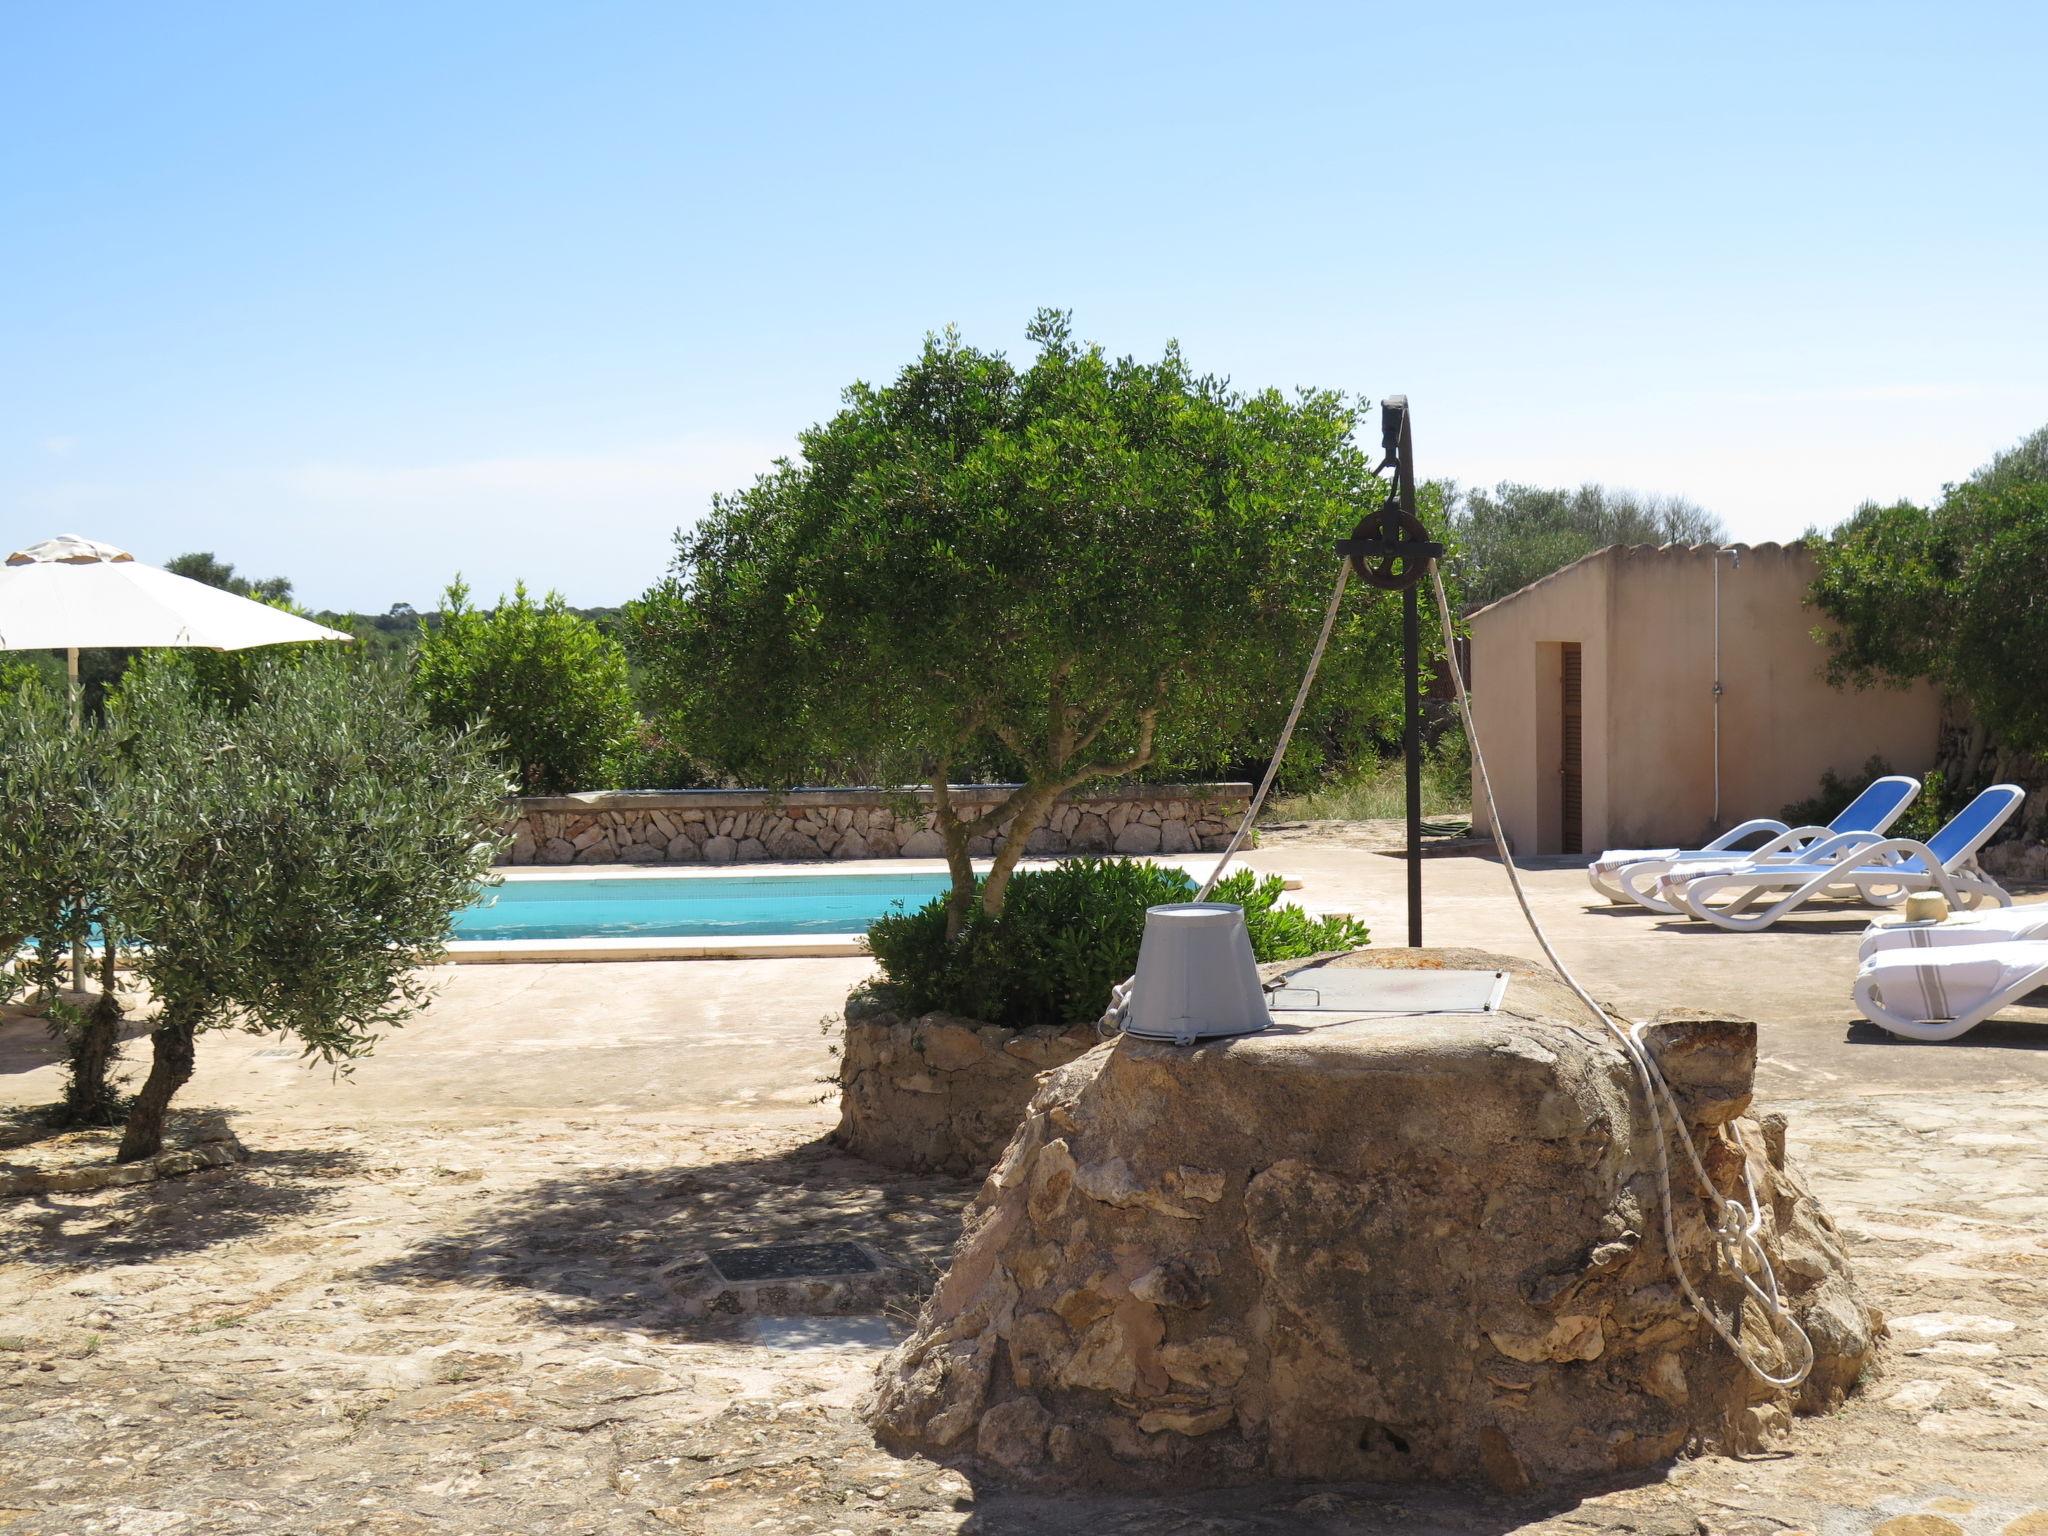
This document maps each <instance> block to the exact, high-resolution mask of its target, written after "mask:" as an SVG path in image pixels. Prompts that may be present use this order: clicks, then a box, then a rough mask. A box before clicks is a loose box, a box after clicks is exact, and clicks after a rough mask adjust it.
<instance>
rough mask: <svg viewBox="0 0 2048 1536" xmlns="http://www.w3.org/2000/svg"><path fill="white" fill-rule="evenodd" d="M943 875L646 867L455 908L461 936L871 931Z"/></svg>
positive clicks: (503, 889)
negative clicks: (638, 872)
mask: <svg viewBox="0 0 2048 1536" xmlns="http://www.w3.org/2000/svg"><path fill="white" fill-rule="evenodd" d="M949 883H950V882H949V881H948V880H947V878H946V877H945V876H944V875H916V874H901V875H894V874H885V875H808V874H806V875H672V876H666V877H664V876H661V875H642V876H634V877H629V878H626V879H616V878H614V879H605V878H602V877H599V878H594V879H588V880H582V879H566V880H558V879H544V880H507V881H506V882H505V883H504V884H503V885H500V886H498V887H496V888H495V889H493V890H489V891H486V892H484V894H483V896H482V898H481V899H480V900H478V901H477V902H476V904H475V905H473V906H468V907H464V908H463V909H462V910H461V911H460V912H458V913H456V914H455V934H454V937H455V938H456V939H458V940H470V941H474V940H487V941H488V940H492V939H499V940H507V939H516V940H534V939H604V938H649V939H686V938H743V937H750V936H755V935H760V934H771V933H776V934H855V933H865V932H866V931H867V926H868V924H869V923H871V922H873V921H874V920H875V919H876V918H878V917H880V916H882V915H883V914H884V913H886V912H888V911H889V910H890V909H891V908H893V907H895V906H896V905H897V904H898V903H899V902H900V903H901V904H902V905H903V906H904V908H905V909H907V910H914V909H915V908H917V907H921V906H923V905H924V904H925V903H926V902H927V901H930V900H931V899H932V897H934V896H938V895H942V894H943V893H944V892H945V891H946V889H947V887H948V885H949Z"/></svg>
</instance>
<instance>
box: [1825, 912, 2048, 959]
mask: <svg viewBox="0 0 2048 1536" xmlns="http://www.w3.org/2000/svg"><path fill="white" fill-rule="evenodd" d="M2016 939H2043V940H2048V901H2032V902H2027V903H2026V904H2024V905H2019V906H2010V907H1980V908H1978V910H1976V911H1975V912H1958V913H1956V914H1954V915H1953V916H1951V917H1948V918H1946V919H1944V920H1943V921H1941V922H1938V923H1901V922H1888V921H1879V922H1875V923H1872V924H1871V925H1870V927H1869V928H1868V929H1867V930H1866V931H1865V932H1864V935H1863V943H1862V945H1861V946H1860V947H1859V948H1858V950H1857V954H1856V961H1857V963H1858V964H1859V965H1860V964H1862V963H1863V962H1864V961H1866V960H1870V959H1873V958H1875V957H1876V956H1878V955H1882V954H1888V953H1890V952H1891V951H1893V950H1897V949H1950V948H1962V947H1964V946H1968V945H1976V944H2010V943H2012V942H2013V941H2014V940H2016Z"/></svg>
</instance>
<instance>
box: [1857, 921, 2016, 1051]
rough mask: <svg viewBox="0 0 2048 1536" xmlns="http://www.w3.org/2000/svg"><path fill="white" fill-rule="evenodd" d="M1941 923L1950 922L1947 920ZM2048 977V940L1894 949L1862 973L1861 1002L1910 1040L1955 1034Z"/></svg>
mask: <svg viewBox="0 0 2048 1536" xmlns="http://www.w3.org/2000/svg"><path fill="white" fill-rule="evenodd" d="M1942 926H1944V927H1946V926H1947V925H1946V924H1943V925H1942ZM2043 984H2048V942H2044V941H2042V940H2039V939H2010V940H2007V941H2005V942H2004V943H1995V944H1982V943H1979V944H1949V945H1944V946H1942V947H1941V948H1939V949H1918V948H1904V949H1889V950H1885V951H1882V952H1881V953H1879V954H1876V955H1873V956H1872V957H1871V958H1870V959H1869V960H1867V961H1865V962H1864V963H1863V966H1862V968H1861V969H1860V970H1858V971H1857V973H1856V986H1855V990H1854V992H1853V993H1852V996H1853V997H1854V998H1855V1001H1856V1008H1857V1011H1858V1012H1859V1013H1861V1014H1862V1015H1863V1016H1864V1017H1865V1018H1866V1019H1868V1020H1870V1022H1871V1023H1873V1024H1875V1025H1877V1026H1878V1027H1879V1028H1881V1029H1887V1030H1890V1031H1891V1032H1892V1033H1893V1034H1895V1035H1903V1036H1905V1037H1906V1038H1907V1039H1909V1040H1953V1039H1955V1037H1956V1036H1958V1035H1960V1034H1964V1033H1966V1032H1967V1031H1969V1030H1971V1029H1973V1028H1975V1027H1976V1026H1977V1025H1979V1024H1981V1023H1983V1022H1984V1021H1985V1020H1986V1019H1988V1018H1990V1017H1991V1016H1992V1015H1993V1014H1995V1013H1997V1012H1998V1011H1999V1010H2000V1009H2001V1008H2004V1007H2006V1006H2008V1005H2009V1004H2012V1003H2016V1002H2018V1001H2019V1000H2020V999H2021V998H2022V997H2025V996H2026V995H2027V994H2028V993H2029V992H2032V991H2033V990H2034V989H2035V988H2036V987H2039V986H2042V985H2043Z"/></svg>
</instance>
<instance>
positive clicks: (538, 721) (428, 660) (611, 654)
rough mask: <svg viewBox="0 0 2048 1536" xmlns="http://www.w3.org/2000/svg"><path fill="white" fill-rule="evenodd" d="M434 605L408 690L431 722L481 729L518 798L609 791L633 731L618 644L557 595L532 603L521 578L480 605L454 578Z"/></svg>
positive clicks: (635, 723)
mask: <svg viewBox="0 0 2048 1536" xmlns="http://www.w3.org/2000/svg"><path fill="white" fill-rule="evenodd" d="M441 609H442V611H441V622H440V625H439V626H438V627H429V626H428V625H427V624H425V623H424V622H422V623H421V625H420V637H419V645H418V648H417V649H416V650H415V651H414V652H413V689H414V692H415V693H417V694H418V696H419V697H420V699H421V700H422V701H423V702H424V703H425V704H426V706H427V712H428V714H429V715H430V716H431V717H432V719H433V722H434V724H435V725H437V726H439V727H441V728H442V729H443V730H449V731H461V730H467V729H470V728H471V727H475V726H482V727H485V728H487V729H488V730H489V731H490V732H491V733H492V734H493V735H494V736H496V737H497V739H498V741H499V743H500V749H501V750H500V755H501V757H502V758H503V760H504V762H505V765H506V767H508V768H509V769H511V770H512V772H513V774H514V775H515V777H516V779H517V781H518V785H519V789H520V790H521V792H523V793H525V794H529V795H559V794H568V793H571V792H573V791H576V790H584V789H607V788H611V787H612V786H613V785H614V784H615V783H616V782H617V772H618V769H619V767H620V765H621V764H622V763H623V762H624V761H626V760H627V759H629V757H630V755H631V754H632V753H633V752H634V751H635V750H636V746H637V735H638V730H639V716H638V714H637V713H636V712H635V710H634V708H633V685H632V682H631V680H630V679H629V677H628V676H627V670H626V653H625V651H624V650H623V649H621V648H620V646H619V643H618V642H617V641H616V640H613V639H612V638H611V637H610V636H608V635H606V634H605V633H604V631H603V630H601V629H599V628H598V626H597V625H595V624H594V623H592V622H591V621H590V620H589V619H586V618H583V617H582V616H580V615H578V614H575V613H571V612H570V611H569V609H568V608H567V606H566V605H565V604H564V603H563V601H562V595H561V594H560V593H559V592H550V593H549V594H548V595H547V597H546V598H545V599H544V600H542V601H541V602H538V603H536V602H535V601H534V600H533V599H532V598H531V597H529V596H528V595H527V592H526V586H525V584H524V583H523V582H522V583H521V584H519V585H518V586H516V587H515V588H514V589H513V594H512V598H511V600H510V601H509V602H508V601H504V600H502V599H501V600H500V602H499V604H498V606H497V607H496V608H495V609H488V610H486V609H479V608H473V607H471V606H470V603H469V588H468V587H467V586H465V585H464V584H463V583H462V581H461V580H460V579H459V578H458V579H457V580H456V581H455V582H453V583H452V584H451V585H450V586H449V588H448V592H447V595H446V596H445V597H443V598H442V600H441Z"/></svg>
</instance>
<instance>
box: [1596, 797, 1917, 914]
mask: <svg viewBox="0 0 2048 1536" xmlns="http://www.w3.org/2000/svg"><path fill="white" fill-rule="evenodd" d="M1919 793H1920V781H1919V780H1918V779H1913V778H1908V777H1907V776H1906V775H1904V774H1900V773H1895V774H1888V775H1887V776H1886V777H1884V778H1881V779H1877V780H1875V781H1873V782H1872V783H1871V784H1870V785H1869V786H1868V787H1867V788H1866V789H1865V790H1864V791H1863V793H1862V794H1860V795H1858V796H1857V797H1856V798H1855V799H1854V800H1851V801H1850V802H1849V803H1848V804H1847V805H1846V806H1844V807H1843V808H1842V811H1841V814H1840V815H1838V816H1836V817H1835V819H1834V820H1833V821H1831V822H1829V823H1828V824H1827V825H1826V826H1824V827H1821V826H1806V827H1788V826H1786V825H1785V823H1784V822H1782V821H1773V820H1771V819H1770V818H1769V817H1758V818H1757V819H1755V820H1754V821H1745V822H1744V823H1743V824H1742V825H1741V826H1739V827H1735V828H1733V829H1731V830H1729V831H1727V832H1723V833H1722V834H1721V835H1720V836H1719V837H1717V838H1715V839H1714V840H1713V841H1712V842H1711V843H1708V844H1707V846H1706V847H1704V848H1610V849H1608V850H1607V851H1606V852H1605V853H1603V854H1601V855H1600V857H1599V858H1597V859H1595V860H1594V861H1593V862H1592V863H1590V864H1588V865H1587V866H1586V879H1587V881H1588V882H1589V883H1590V884H1591V885H1592V887H1593V889H1594V890H1596V891H1598V892H1599V893H1600V894H1601V895H1602V896H1605V897H1606V898H1607V899H1608V900H1609V901H1611V902H1614V903H1616V904H1617V905H1620V904H1622V903H1625V902H1634V903H1635V904H1636V905H1637V906H1641V907H1648V908H1649V909H1650V910H1651V911H1653V912H1671V911H1675V910H1676V908H1674V907H1672V906H1671V905H1670V904H1669V903H1668V902H1666V901H1664V900H1663V899H1662V898H1661V897H1659V896H1658V895H1657V894H1656V892H1657V882H1658V880H1659V879H1661V878H1662V877H1663V876H1664V875H1666V874H1668V873H1670V872H1671V871H1672V870H1673V869H1674V868H1677V867H1678V866H1680V865H1684V864H1697V865H1698V866H1699V867H1700V868H1702V869H1705V868H1707V867H1709V866H1713V867H1719V866H1721V865H1724V864H1727V863H1729V862H1731V861H1734V860H1741V861H1743V862H1753V861H1755V860H1758V859H1782V860H1786V861H1791V860H1795V859H1799V858H1800V857H1802V856H1803V855H1804V854H1805V853H1806V852H1807V850H1809V849H1811V848H1812V847H1814V846H1815V845H1816V844H1818V843H1820V842H1821V841H1822V840H1824V839H1827V838H1838V837H1842V836H1844V835H1847V834H1853V833H1864V834H1867V835H1868V836H1869V838H1870V840H1871V841H1873V842H1875V841H1876V840H1877V838H1878V837H1880V836H1882V835H1883V833H1884V832H1885V830H1886V829H1887V828H1888V827H1890V826H1891V824H1892V823H1893V822H1895V821H1897V820H1898V819H1899V817H1900V816H1901V815H1903V814H1904V813H1905V809H1906V807H1907V806H1909V805H1911V804H1912V803H1913V797H1914V796H1915V795H1917V794H1919ZM1758 833H1765V834H1768V835H1767V837H1766V838H1765V840H1764V842H1762V843H1761V844H1759V845H1758V846H1757V847H1755V848H1750V849H1741V848H1737V847H1735V846H1734V845H1735V844H1737V843H1739V842H1741V841H1742V840H1743V839H1744V838H1746V837H1754V836H1756V835H1757V834H1758Z"/></svg>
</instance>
